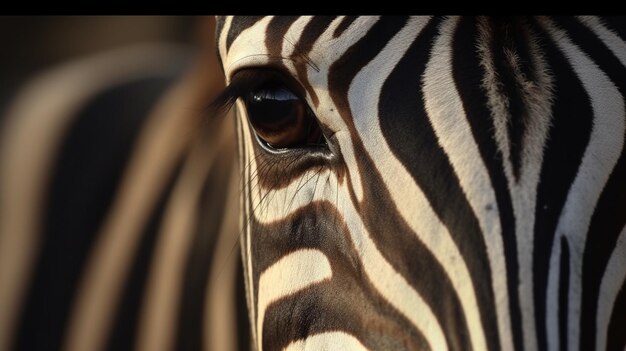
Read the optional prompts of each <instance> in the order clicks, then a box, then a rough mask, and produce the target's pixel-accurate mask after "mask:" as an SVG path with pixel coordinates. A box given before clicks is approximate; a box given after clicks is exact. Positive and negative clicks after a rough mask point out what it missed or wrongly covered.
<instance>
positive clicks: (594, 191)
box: [544, 19, 625, 351]
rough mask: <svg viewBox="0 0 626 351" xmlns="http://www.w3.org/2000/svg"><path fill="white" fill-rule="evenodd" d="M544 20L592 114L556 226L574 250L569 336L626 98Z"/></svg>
mask: <svg viewBox="0 0 626 351" xmlns="http://www.w3.org/2000/svg"><path fill="white" fill-rule="evenodd" d="M544 24H545V26H546V29H547V30H548V32H549V34H550V36H551V37H552V38H553V39H554V41H555V42H556V44H557V45H558V47H559V48H560V49H561V51H563V53H564V54H565V56H566V57H567V59H568V61H569V62H570V64H571V65H572V68H573V69H574V72H575V73H576V75H577V76H578V78H579V79H580V80H581V82H582V84H583V86H584V88H585V90H586V91H587V93H588V94H589V97H590V99H591V106H592V108H593V115H594V119H593V125H592V130H591V136H590V140H589V144H588V146H587V149H586V150H585V154H584V156H583V159H582V162H581V164H580V167H579V168H578V173H577V175H576V179H574V182H573V184H572V186H571V189H570V192H569V194H568V196H567V201H566V203H565V207H564V209H563V212H562V213H561V217H560V219H559V224H558V226H557V229H556V233H558V234H561V235H565V236H567V238H568V241H569V244H570V249H571V250H570V253H571V255H570V278H569V282H570V285H569V303H568V307H569V311H568V321H569V322H568V335H572V336H577V335H579V328H580V305H581V293H582V286H581V283H582V282H581V275H582V257H583V251H584V248H585V244H586V241H587V232H588V229H589V222H590V221H591V216H592V215H593V211H594V209H595V207H596V204H597V201H598V198H599V196H600V193H601V192H602V189H603V188H604V186H605V184H606V182H607V180H608V178H609V175H610V174H611V171H612V170H613V168H614V167H615V164H616V163H617V160H618V158H619V156H620V153H621V151H622V148H623V144H624V127H625V126H624V113H625V111H624V101H623V97H622V95H621V94H620V93H619V91H618V90H617V88H616V87H615V85H613V83H612V82H611V81H610V80H609V79H608V77H607V76H606V75H605V74H604V72H602V71H601V70H600V69H599V68H598V67H597V66H596V64H595V63H594V62H593V61H592V60H590V59H589V58H588V57H587V56H586V55H585V54H584V53H583V52H582V51H580V49H579V48H578V47H577V46H576V45H574V44H573V43H572V42H571V41H570V40H569V38H568V37H567V34H566V33H565V32H563V31H562V30H560V29H558V28H556V27H555V26H554V25H552V23H551V22H550V21H549V20H547V19H546V20H545V21H544ZM559 238H560V237H559V236H558V235H557V237H556V238H555V240H554V244H553V245H557V244H558V243H559V242H560V240H559ZM553 251H554V247H553ZM553 253H554V252H553ZM557 259H558V257H556V256H554V255H553V256H552V257H551V260H550V263H551V266H550V267H551V269H550V272H549V278H548V279H549V281H548V301H547V302H548V303H549V302H550V301H552V300H554V294H557V291H558V284H557V278H558V272H556V271H555V270H554V269H553V268H552V267H554V266H553V265H552V264H553V263H555V261H556V260H557ZM548 306H550V305H548ZM550 313H556V309H554V308H549V309H548V315H549V314H550ZM552 327H555V326H552ZM548 332H549V337H551V338H555V337H556V335H557V334H556V332H555V331H554V329H553V328H551V326H548ZM578 342H579V338H578V337H571V338H570V339H569V344H568V350H573V351H575V350H578V349H579V345H578ZM552 344H553V345H557V342H556V341H554V342H552Z"/></svg>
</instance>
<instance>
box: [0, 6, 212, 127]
mask: <svg viewBox="0 0 626 351" xmlns="http://www.w3.org/2000/svg"><path fill="white" fill-rule="evenodd" d="M198 22H200V21H199V18H198V17H194V16H0V44H1V45H2V48H3V53H2V55H0V77H2V78H1V79H0V111H4V110H5V109H6V105H7V103H8V101H9V100H10V99H11V97H12V96H13V95H14V94H15V93H16V92H17V91H18V90H19V88H20V87H21V86H22V85H23V84H24V83H25V82H27V81H28V80H29V79H30V78H32V77H34V76H35V75H36V74H38V73H41V72H42V71H44V70H46V69H47V68H52V67H54V66H56V65H58V64H60V63H62V62H65V61H67V60H70V59H72V58H77V57H80V56H84V55H88V54H92V53H97V52H101V51H106V50H108V49H112V48H116V47H122V46H128V45H132V44H136V43H142V42H149V43H154V42H167V43H179V44H188V45H192V44H193V43H194V41H195V40H197V27H198ZM3 115H4V113H2V114H0V116H3ZM0 118H2V117H0Z"/></svg>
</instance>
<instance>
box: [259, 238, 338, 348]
mask: <svg viewBox="0 0 626 351" xmlns="http://www.w3.org/2000/svg"><path fill="white" fill-rule="evenodd" d="M332 276H333V272H332V269H331V267H330V262H329V261H328V258H327V257H326V255H325V254H324V253H323V252H321V251H319V250H313V249H302V250H298V251H294V252H292V253H290V254H288V255H286V256H283V257H282V258H281V259H280V260H278V261H277V262H275V263H274V264H272V265H271V266H270V267H268V268H267V269H266V270H265V271H263V273H262V274H261V277H260V278H259V303H258V306H259V314H258V317H257V321H256V329H257V331H256V334H257V335H258V342H257V350H259V351H261V350H263V322H264V318H265V311H266V310H267V308H268V307H269V305H271V304H272V303H274V302H276V301H278V300H280V299H283V298H285V297H288V296H290V295H293V294H295V293H297V292H299V291H301V290H303V289H306V288H307V287H309V286H311V285H313V284H317V283H321V282H323V281H325V280H330V279H331V278H332Z"/></svg>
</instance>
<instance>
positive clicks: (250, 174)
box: [237, 101, 258, 340]
mask: <svg viewBox="0 0 626 351" xmlns="http://www.w3.org/2000/svg"><path fill="white" fill-rule="evenodd" d="M237 111H238V112H239V113H238V117H239V118H238V121H237V123H238V125H237V129H238V130H239V133H240V134H239V137H240V138H242V139H240V140H241V141H240V145H241V146H242V150H243V151H244V153H243V154H240V157H242V158H243V160H244V165H243V168H242V172H243V179H242V194H243V195H242V196H243V202H244V204H243V205H244V207H243V209H244V210H242V216H245V217H242V219H241V220H242V221H245V224H244V226H242V227H241V228H242V229H243V230H244V232H243V235H242V237H243V241H244V243H243V245H244V246H243V247H242V248H241V254H242V259H243V264H244V274H245V275H246V279H247V283H246V297H247V299H248V313H249V314H250V323H251V324H254V321H255V320H256V313H257V305H256V304H255V297H256V293H255V291H254V279H253V276H252V273H253V272H252V264H253V263H252V230H251V228H250V218H252V215H253V209H254V205H253V204H254V203H253V202H251V201H252V194H251V192H250V190H251V189H254V188H256V187H258V185H253V184H256V182H253V180H252V179H253V178H254V179H257V177H258V176H257V172H258V168H257V163H256V159H255V155H254V148H253V144H252V142H253V140H252V139H253V137H252V136H251V135H250V128H249V127H248V126H249V125H248V123H247V122H246V117H245V116H246V113H245V108H244V106H243V103H242V102H241V101H237ZM252 339H253V340H258V339H257V335H256V328H254V327H253V328H252Z"/></svg>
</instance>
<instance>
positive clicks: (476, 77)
mask: <svg viewBox="0 0 626 351" xmlns="http://www.w3.org/2000/svg"><path fill="white" fill-rule="evenodd" d="M476 25H477V23H472V22H470V21H468V20H463V21H462V22H461V23H460V24H459V29H458V31H457V33H456V38H455V41H454V43H455V45H454V48H453V66H452V69H453V75H454V80H455V84H456V88H457V89H458V91H459V95H460V96H461V101H462V103H463V109H464V110H465V113H466V115H467V121H468V123H469V125H470V127H471V130H472V135H473V137H474V140H475V141H476V144H477V146H478V150H479V152H480V156H481V159H482V160H484V164H485V167H486V168H487V172H488V174H489V180H490V181H491V186H492V187H493V189H494V193H495V196H496V202H497V206H498V213H499V215H500V228H501V230H502V243H503V249H504V260H505V262H506V278H507V291H508V295H509V306H508V307H509V314H510V318H511V329H512V335H513V345H514V347H515V349H517V350H523V349H524V339H523V335H522V320H521V309H520V305H519V292H518V286H519V263H518V260H517V241H516V238H515V216H514V213H513V204H512V200H511V194H510V193H509V189H508V183H507V178H506V175H505V173H504V166H503V165H502V159H503V157H502V154H501V153H500V151H499V149H498V147H497V145H496V141H495V137H494V135H493V119H492V116H491V111H490V110H489V108H488V106H489V104H488V98H487V95H486V91H485V90H484V89H483V88H481V87H482V80H483V77H484V76H485V74H486V72H485V71H484V68H483V67H481V65H480V55H479V53H478V51H477V48H476V47H477V46H476V45H477V40H478V39H477V35H478V33H477V28H476ZM494 205H495V204H494Z"/></svg>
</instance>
